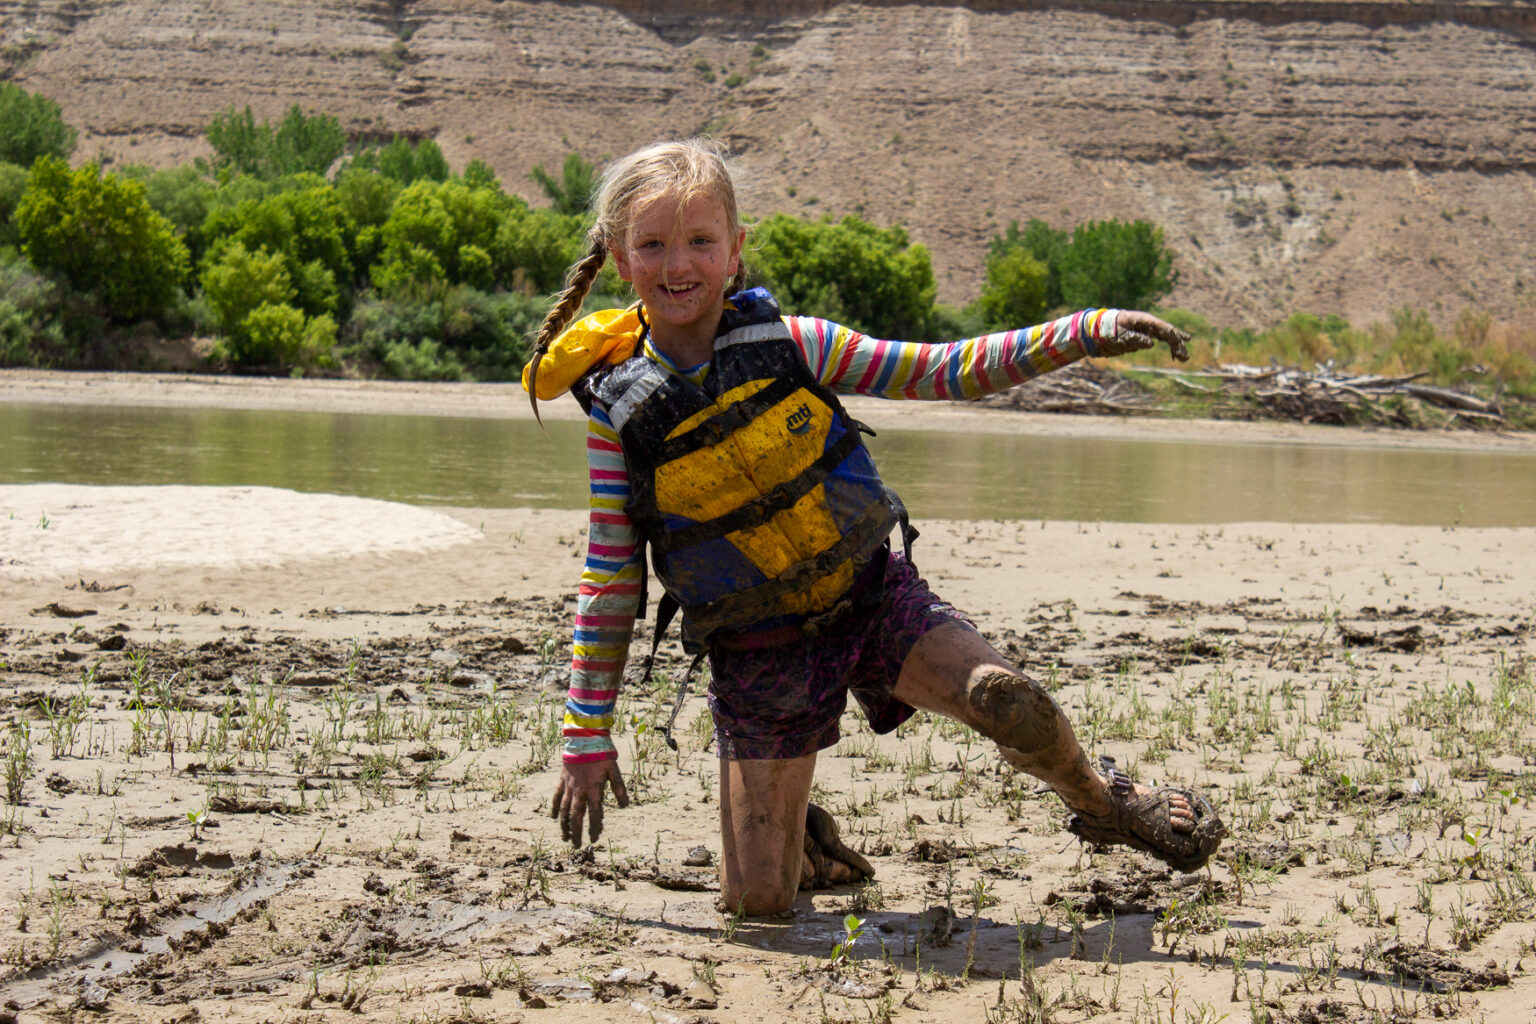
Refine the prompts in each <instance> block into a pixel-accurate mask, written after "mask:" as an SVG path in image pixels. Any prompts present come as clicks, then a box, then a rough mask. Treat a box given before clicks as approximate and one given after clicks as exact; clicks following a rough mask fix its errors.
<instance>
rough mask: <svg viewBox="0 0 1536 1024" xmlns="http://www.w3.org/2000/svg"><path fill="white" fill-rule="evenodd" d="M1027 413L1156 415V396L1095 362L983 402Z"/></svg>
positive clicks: (1025, 384) (1036, 380)
mask: <svg viewBox="0 0 1536 1024" xmlns="http://www.w3.org/2000/svg"><path fill="white" fill-rule="evenodd" d="M982 402H983V403H984V404H987V405H997V406H1002V407H1004V408H1007V409H1019V410H1022V411H1024V412H1073V413H1109V412H1113V413H1127V412H1155V411H1156V410H1157V397H1156V396H1155V395H1153V394H1152V392H1150V391H1148V390H1147V389H1146V388H1144V387H1142V386H1141V385H1140V384H1138V383H1136V382H1135V381H1133V380H1131V379H1130V378H1128V377H1122V376H1121V375H1120V374H1118V373H1116V372H1114V371H1113V370H1106V369H1104V368H1103V367H1100V366H1095V365H1093V364H1092V363H1088V362H1080V363H1073V364H1072V365H1071V366H1068V367H1066V368H1064V369H1061V370H1057V371H1056V372H1055V373H1051V374H1047V375H1046V376H1044V377H1036V378H1034V379H1033V380H1030V381H1026V382H1025V383H1023V384H1020V385H1019V386H1018V387H1016V388H1010V389H1009V390H1007V391H1002V392H999V393H998V394H995V395H991V396H988V397H987V398H984V399H982Z"/></svg>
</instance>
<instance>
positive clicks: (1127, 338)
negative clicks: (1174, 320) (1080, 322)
mask: <svg viewBox="0 0 1536 1024" xmlns="http://www.w3.org/2000/svg"><path fill="white" fill-rule="evenodd" d="M1115 327H1116V330H1115V336H1114V337H1113V338H1106V339H1104V340H1103V341H1100V342H1099V343H1098V346H1097V347H1098V350H1099V355H1101V356H1123V355H1125V354H1126V353H1127V352H1142V351H1145V350H1146V349H1149V348H1152V347H1154V346H1155V345H1156V344H1157V343H1158V342H1160V341H1161V342H1164V343H1165V344H1167V346H1168V352H1169V354H1170V355H1172V356H1173V358H1175V359H1177V360H1178V361H1179V362H1181V363H1182V362H1186V361H1188V359H1189V335H1188V334H1187V333H1185V332H1184V331H1181V330H1179V329H1178V328H1177V327H1175V326H1173V325H1172V324H1170V323H1168V322H1167V321H1166V320H1159V319H1158V318H1157V317H1155V316H1153V315H1152V314H1151V313H1143V312H1142V311H1141V310H1138V309H1122V310H1120V311H1119V313H1118V314H1117V319H1116V323H1115Z"/></svg>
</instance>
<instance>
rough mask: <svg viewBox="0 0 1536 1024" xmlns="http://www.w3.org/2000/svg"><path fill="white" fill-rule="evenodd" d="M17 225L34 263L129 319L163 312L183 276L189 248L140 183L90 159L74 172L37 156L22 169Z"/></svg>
mask: <svg viewBox="0 0 1536 1024" xmlns="http://www.w3.org/2000/svg"><path fill="white" fill-rule="evenodd" d="M15 222H16V230H17V234H18V235H19V236H20V239H21V248H22V251H23V252H24V253H26V256H27V258H28V259H29V260H31V261H32V265H33V266H35V267H37V268H38V269H39V270H42V271H43V272H45V273H47V274H51V275H53V276H55V277H57V278H58V279H59V280H61V281H62V282H63V283H64V284H65V285H66V286H67V287H68V288H70V289H72V290H73V291H76V292H81V293H85V294H88V295H90V296H92V297H93V298H94V299H95V300H96V301H97V302H99V303H100V304H101V306H102V307H103V308H104V312H105V313H106V315H107V316H108V317H109V318H110V319H112V320H116V321H118V322H131V321H135V320H141V319H143V318H145V317H151V316H156V315H158V314H159V313H161V312H163V311H164V310H165V309H166V307H168V306H169V305H170V304H171V303H172V302H174V301H175V300H176V298H177V296H178V295H179V294H180V289H181V283H182V281H183V280H184V279H185V278H186V276H187V268H188V258H187V247H186V246H185V245H183V244H182V242H181V239H179V238H177V237H176V233H175V231H174V230H173V229H172V227H171V224H170V222H169V221H167V220H166V219H165V218H164V217H162V216H160V214H158V213H156V212H155V211H154V209H153V208H152V207H151V206H150V205H149V200H148V199H147V198H146V197H145V194H144V186H143V185H141V184H140V183H138V182H136V181H129V180H127V179H125V178H122V177H120V176H118V175H115V174H109V175H106V176H105V177H103V176H102V174H101V171H100V169H99V168H98V167H97V166H96V165H95V164H86V165H85V166H84V167H81V168H80V169H79V170H77V171H71V170H70V169H69V165H68V164H67V163H65V162H64V161H63V159H61V158H59V157H42V158H40V159H39V160H38V161H37V162H36V163H35V164H33V165H32V170H31V172H30V174H29V175H28V176H27V191H26V194H25V195H23V196H22V199H21V203H20V204H19V205H18V206H17V207H16V217H15Z"/></svg>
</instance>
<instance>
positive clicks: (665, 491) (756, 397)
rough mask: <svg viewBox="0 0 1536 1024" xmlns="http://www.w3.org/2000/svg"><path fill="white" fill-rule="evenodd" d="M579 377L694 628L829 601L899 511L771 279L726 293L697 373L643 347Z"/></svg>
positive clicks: (771, 619)
mask: <svg viewBox="0 0 1536 1024" xmlns="http://www.w3.org/2000/svg"><path fill="white" fill-rule="evenodd" d="M585 388H586V394H587V397H589V398H591V399H593V400H596V401H597V402H599V403H600V404H601V405H602V406H603V407H604V408H605V409H606V410H607V412H608V416H609V419H610V420H611V422H612V423H613V426H614V429H615V430H616V431H617V432H618V435H619V443H620V445H621V447H622V448H623V450H624V459H625V464H626V466H627V468H628V472H629V483H630V495H631V496H630V502H629V505H628V509H627V510H628V512H629V514H630V517H631V518H632V519H633V520H634V522H635V523H636V525H637V526H638V528H639V529H640V532H641V535H642V536H643V537H644V538H645V540H646V542H647V543H648V544H650V546H651V550H652V563H653V564H654V566H655V569H656V575H657V576H658V577H659V578H660V580H661V582H662V585H663V586H664V587H665V588H666V591H667V593H668V595H670V596H671V597H672V598H673V599H674V600H675V601H677V603H678V604H679V605H680V606H681V608H682V612H683V634H684V637H685V638H686V639H688V640H690V641H693V642H696V643H702V642H704V641H706V640H707V639H709V638H710V637H713V636H717V635H728V634H731V633H739V632H743V631H748V630H755V629H759V628H766V627H772V626H780V625H790V624H795V623H800V622H803V621H804V620H805V619H807V618H810V617H813V616H817V615H820V614H822V613H825V612H827V611H828V610H829V609H832V608H833V607H834V606H836V605H837V604H838V602H839V601H841V600H842V599H843V598H844V597H845V596H846V595H847V593H848V591H849V589H850V587H851V586H852V584H853V581H854V579H855V576H856V575H857V574H858V572H859V571H860V570H861V569H863V568H864V567H865V566H866V565H868V564H869V561H870V558H871V556H872V555H873V554H874V553H875V552H876V551H877V550H879V549H880V548H881V547H882V545H883V544H884V543H885V541H886V538H887V537H888V536H889V534H890V532H891V530H892V528H893V527H894V526H895V525H896V523H897V516H896V513H895V511H894V510H893V509H892V505H891V501H890V500H889V498H888V494H889V492H888V491H886V489H885V488H884V487H883V486H882V485H881V482H880V476H879V474H878V473H877V472H876V470H875V465H874V460H873V459H872V458H871V457H870V454H869V451H868V449H866V448H865V446H864V444H863V441H862V438H861V437H860V432H859V427H858V424H856V423H855V422H854V421H853V420H852V419H851V418H850V417H849V416H848V414H847V413H846V412H845V411H844V409H843V407H842V404H841V403H840V402H838V400H837V397H836V396H835V395H834V394H833V393H832V392H831V391H830V390H829V389H828V388H826V387H824V386H822V385H821V384H820V383H819V382H818V381H817V380H816V378H815V376H814V375H813V374H812V373H811V371H810V369H809V368H808V367H807V366H806V365H805V361H804V359H803V358H802V357H801V355H800V351H799V349H798V348H797V347H796V346H795V343H794V341H793V339H792V338H791V337H790V334H789V329H788V328H787V327H786V326H785V325H784V322H783V320H782V318H781V317H780V314H779V307H778V304H777V303H776V302H775V301H774V300H773V297H772V296H771V295H769V294H768V293H767V292H766V291H764V290H762V289H752V290H750V291H746V292H742V293H740V294H739V295H736V296H734V297H733V299H732V301H731V303H729V304H728V305H727V308H726V311H725V315H724V317H723V318H722V321H721V327H720V333H719V336H718V337H717V338H716V340H715V349H714V358H713V361H712V364H711V367H710V371H709V375H708V376H707V377H706V378H705V380H704V382H703V384H702V386H701V385H696V384H694V383H692V382H691V381H689V380H687V379H686V378H684V377H681V376H679V375H677V374H675V373H673V372H671V371H669V370H668V369H667V368H665V367H663V366H661V365H659V364H657V363H656V362H654V361H652V360H651V359H648V358H646V357H644V356H635V357H633V358H630V359H628V360H626V361H624V362H622V363H620V364H619V365H617V366H615V367H613V368H612V369H611V370H608V371H606V372H603V373H600V374H598V375H595V376H594V377H592V378H589V379H588V381H587V382H585Z"/></svg>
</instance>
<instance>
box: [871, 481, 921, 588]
mask: <svg viewBox="0 0 1536 1024" xmlns="http://www.w3.org/2000/svg"><path fill="white" fill-rule="evenodd" d="M880 489H881V490H883V491H884V492H885V500H886V503H887V504H889V505H890V506H891V511H892V512H894V513H896V521H897V522H898V523H900V524H901V553H902V554H903V555H905V556H906V558H907V562H908V564H911V565H913V567H914V568H915V567H916V563H914V562H913V561H912V542H913V541H915V540H917V538H918V531H917V527H915V526H913V525H912V518H911V517H910V516H908V515H907V503H906V502H904V501H902V500H901V495H899V494H897V493H896V492H895V491H893V490H891V489H890V488H889V487H886V486H885V485H884V484H881V485H880Z"/></svg>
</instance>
